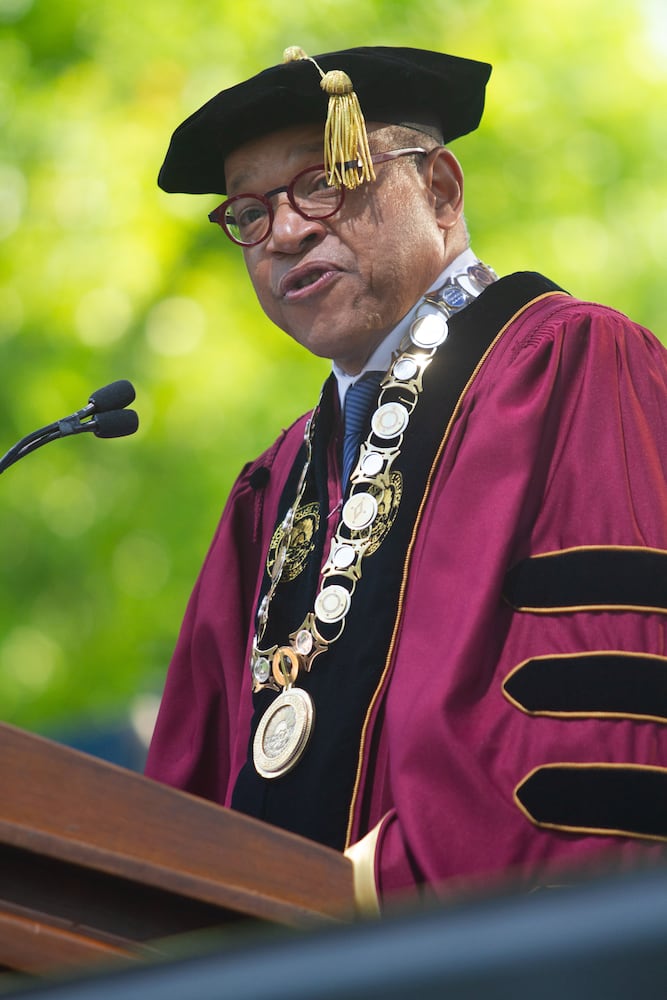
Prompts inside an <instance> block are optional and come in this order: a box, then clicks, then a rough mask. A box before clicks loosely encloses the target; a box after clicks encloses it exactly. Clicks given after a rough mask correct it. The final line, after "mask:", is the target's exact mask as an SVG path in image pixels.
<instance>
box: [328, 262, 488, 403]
mask: <svg viewBox="0 0 667 1000" xmlns="http://www.w3.org/2000/svg"><path fill="white" fill-rule="evenodd" d="M478 261H479V258H478V257H477V255H476V254H475V253H473V251H472V250H471V249H470V247H468V248H467V249H466V250H464V251H463V253H461V254H459V256H458V257H455V258H454V260H453V261H452V262H451V263H450V264H448V265H447V267H446V268H445V269H444V271H443V272H442V273H441V274H439V275H438V277H437V278H436V280H435V281H434V282H433V284H432V285H431V286H430V287H429V288H428V289H427V290H426V292H425V293H424V294H425V295H428V293H429V292H431V291H433V290H434V289H435V288H439V287H440V285H442V283H443V282H444V281H446V280H447V278H449V277H451V276H452V275H453V274H456V273H457V272H460V271H465V270H466V269H467V268H468V267H470V266H471V265H472V264H476V263H478ZM421 298H422V297H421V296H420V298H419V300H418V301H417V302H415V304H414V306H413V307H412V309H411V310H410V312H409V313H407V315H405V316H404V317H403V319H402V320H401V321H400V323H398V325H397V326H395V327H394V329H393V330H392V331H391V332H390V333H388V334H387V336H386V337H385V338H384V340H383V341H382V343H380V344H378V346H377V347H376V348H375V350H374V351H373V353H372V354H371V356H370V358H369V359H368V361H367V362H366V364H365V365H364V367H363V368H362V370H361V371H360V372H357V374H356V375H348V374H347V372H344V371H343V370H342V368H340V367H339V366H338V365H337V364H336V362H335V361H334V362H333V373H334V375H335V376H336V382H337V383H338V398H339V400H340V406H341V411H342V409H343V406H344V404H345V396H346V394H347V390H348V389H349V388H350V386H351V385H354V383H355V382H356V381H357V380H358V379H360V378H361V376H362V375H365V373H366V372H370V371H375V372H385V371H387V369H388V368H389V365H390V364H391V361H392V358H393V357H394V355H395V354H396V352H397V351H398V348H399V346H400V343H401V341H402V340H403V337H404V336H405V334H406V333H407V332H408V330H409V329H410V324H411V323H412V319H413V316H414V314H415V312H416V311H417V307H418V306H419V303H420V302H421Z"/></svg>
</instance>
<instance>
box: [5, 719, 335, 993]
mask: <svg viewBox="0 0 667 1000" xmlns="http://www.w3.org/2000/svg"><path fill="white" fill-rule="evenodd" d="M0 768H1V770H0V775H1V777H0V967H2V968H5V969H14V970H18V971H24V972H30V973H38V974H39V973H46V972H52V971H54V970H55V969H66V968H69V969H71V968H72V967H78V966H82V965H84V964H86V963H89V962H95V961H103V962H108V961H112V960H114V959H117V958H124V959H136V960H141V959H142V958H150V957H157V956H158V955H159V954H160V951H161V945H160V940H161V939H164V938H168V937H170V936H172V935H177V934H183V933H187V932H193V931H196V930H201V929H204V928H212V927H218V926H220V925H223V924H226V923H229V922H230V921H236V922H240V921H243V920H253V919H254V920H260V921H270V922H273V923H278V924H286V925H291V926H295V927H301V926H309V925H312V924H314V923H316V922H317V921H332V920H341V919H342V920H344V919H349V918H350V917H351V915H352V908H353V889H352V866H351V864H350V862H349V861H348V860H347V859H346V858H345V857H344V856H343V855H342V854H339V853H338V852H336V851H332V850H329V849H328V848H326V847H322V846H321V845H319V844H315V843H312V842H311V841H308V840H305V839H303V838H302V837H296V836H294V835H292V834H289V833H286V832H285V831H283V830H278V829H276V828H274V827H270V826H268V825H266V824H264V823H261V822H259V821H257V820H253V819H250V818H248V817H247V816H243V815H241V814H239V813H235V812H232V811H231V810H228V809H223V808H221V807H219V806H216V805H214V804H212V803H210V802H206V801H204V800H203V799H198V798H196V797H195V796H192V795H188V794H186V793H184V792H179V791H175V790H174V789H172V788H169V787H167V786H166V785H161V784H159V783H157V782H154V781H150V780H149V779H147V778H144V777H143V776H141V775H139V774H135V773H134V772H132V771H127V770H125V769H124V768H120V767H116V766H115V765H113V764H108V763H106V762H104V761H101V760H98V759H96V758H94V757H91V756H89V755H87V754H83V753H80V752H79V751H76V750H71V749H69V748H67V747H65V746H62V745H60V744H58V743H54V742H52V741H50V740H46V739H43V738H41V737H38V736H34V735H32V734H30V733H26V732H23V731H22V730H20V729H15V728H13V727H11V726H7V725H2V724H0Z"/></svg>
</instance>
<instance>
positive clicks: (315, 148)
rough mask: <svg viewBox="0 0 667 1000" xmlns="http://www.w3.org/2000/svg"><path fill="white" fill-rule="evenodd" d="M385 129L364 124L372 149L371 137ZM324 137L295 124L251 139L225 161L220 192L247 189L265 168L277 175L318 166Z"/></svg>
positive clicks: (320, 131) (317, 130) (316, 127)
mask: <svg viewBox="0 0 667 1000" xmlns="http://www.w3.org/2000/svg"><path fill="white" fill-rule="evenodd" d="M387 128H389V126H388V125H387V124H386V123H385V122H368V123H367V130H368V137H369V142H370V144H371V146H372V145H374V139H373V137H374V135H376V134H377V133H381V132H382V131H383V130H385V129H387ZM323 136H324V130H323V129H322V126H321V125H296V126H294V127H293V128H287V129H279V130H277V131H275V132H270V133H269V134H268V135H263V136H260V137H258V138H256V139H250V140H249V141H248V142H245V143H243V145H242V146H239V147H238V148H237V149H235V150H233V151H232V152H231V153H230V154H229V155H228V156H227V158H226V159H225V163H224V175H225V191H224V192H222V193H224V194H227V195H229V196H231V195H235V194H238V193H239V192H240V191H241V190H248V189H249V187H251V186H252V182H253V181H254V180H255V178H258V177H260V176H263V175H264V174H265V173H266V171H267V168H268V170H269V171H270V172H271V174H272V176H278V175H279V174H281V173H284V172H289V171H290V170H291V171H296V172H298V170H299V169H300V168H301V167H303V166H307V165H308V164H309V163H313V164H315V163H321V162H322V148H323Z"/></svg>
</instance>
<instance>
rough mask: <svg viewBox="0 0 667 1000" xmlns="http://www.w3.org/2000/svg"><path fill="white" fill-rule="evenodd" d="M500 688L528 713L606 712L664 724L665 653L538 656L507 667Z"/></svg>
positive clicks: (666, 708)
mask: <svg viewBox="0 0 667 1000" xmlns="http://www.w3.org/2000/svg"><path fill="white" fill-rule="evenodd" d="M503 690H504V691H505V693H506V694H507V696H508V697H509V698H510V700H511V701H513V702H515V703H516V704H517V706H518V707H519V708H522V709H523V710H524V711H525V712H529V713H531V714H532V713H535V714H539V715H566V716H567V715H588V716H593V715H611V716H620V717H622V718H646V719H657V720H659V721H660V722H665V723H667V658H665V657H661V656H648V655H643V654H639V653H619V652H596V653H579V654H577V655H573V656H540V657H536V658H535V659H532V660H527V661H526V662H525V663H522V664H521V665H520V666H518V667H517V668H516V669H515V670H514V671H512V673H511V674H510V675H509V676H508V677H507V678H506V679H505V682H504V683H503Z"/></svg>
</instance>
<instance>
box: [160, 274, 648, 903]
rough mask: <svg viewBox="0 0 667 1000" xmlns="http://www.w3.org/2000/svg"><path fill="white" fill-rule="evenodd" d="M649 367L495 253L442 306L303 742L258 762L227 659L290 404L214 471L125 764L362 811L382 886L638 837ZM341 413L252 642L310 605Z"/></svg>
mask: <svg viewBox="0 0 667 1000" xmlns="http://www.w3.org/2000/svg"><path fill="white" fill-rule="evenodd" d="M666 389H667V354H666V352H665V350H664V349H663V347H662V346H661V345H660V344H659V343H658V342H657V340H656V339H655V338H654V337H653V336H652V335H651V334H650V333H648V332H647V331H646V330H643V329H642V328H641V327H639V326H637V325H635V324H633V323H632V322H630V321H629V320H628V319H627V318H625V317H624V316H622V315H620V314H619V313H617V312H615V311H613V310H611V309H608V308H606V307H603V306H599V305H591V304H589V303H582V302H580V301H578V300H576V299H574V298H572V297H570V296H569V295H567V294H565V293H563V292H562V291H561V290H559V289H558V288H557V287H556V286H554V285H553V284H552V283H551V282H548V281H547V280H546V279H542V278H540V277H539V276H534V275H514V276H511V277H509V278H505V279H501V280H500V281H499V282H497V283H495V284H494V285H492V286H491V287H490V288H488V289H487V290H486V291H484V292H483V293H482V294H481V295H480V296H479V298H478V299H477V300H476V301H475V302H474V303H472V304H471V305H469V306H467V308H465V309H464V310H463V311H462V312H460V313H458V315H457V316H455V317H454V318H453V319H452V320H451V322H450V336H449V338H448V339H447V341H446V343H445V344H444V345H443V346H442V347H441V348H439V349H438V351H437V353H436V356H435V357H434V360H433V363H432V365H431V366H430V367H429V368H428V370H427V371H426V373H425V375H424V380H423V393H422V396H421V398H420V402H419V406H418V408H417V410H416V411H415V412H416V414H418V417H415V419H414V420H413V419H412V418H411V421H410V427H409V429H408V432H406V435H405V441H404V446H403V450H402V454H401V458H400V460H398V462H397V464H396V466H395V470H396V473H397V477H398V478H397V479H395V480H394V481H393V482H392V487H391V490H389V491H388V492H387V494H386V496H385V497H383V500H385V501H386V509H385V510H384V513H383V517H382V519H381V521H382V532H383V534H382V537H381V538H380V537H378V545H377V548H376V550H375V551H374V552H373V553H372V554H369V555H367V556H366V558H365V559H364V563H363V572H362V575H361V579H360V580H359V582H358V586H357V589H356V591H355V594H354V600H353V602H352V609H351V611H350V613H349V615H348V618H347V621H346V624H345V629H344V632H343V634H342V636H341V638H340V639H339V640H338V641H337V642H336V643H334V644H332V645H331V646H330V648H329V649H328V650H327V651H326V652H325V653H324V654H323V655H322V656H320V657H318V658H317V659H316V660H315V661H314V663H313V666H312V670H311V671H310V672H309V673H307V674H305V675H303V676H299V679H298V682H297V686H303V687H304V688H305V689H307V690H309V692H310V694H311V696H312V698H313V701H314V704H315V722H314V728H313V733H312V736H311V739H310V742H309V744H308V746H307V748H306V750H305V752H304V754H303V757H302V758H301V760H300V761H299V762H298V763H297V764H296V766H295V767H294V769H293V770H292V771H290V772H289V773H288V774H286V775H284V776H282V777H279V778H276V779H265V778H262V777H260V776H259V775H257V773H256V771H255V769H254V766H253V763H252V755H251V747H252V737H253V733H254V730H255V729H256V727H257V724H258V721H259V719H260V718H261V716H262V714H263V712H264V711H265V710H266V706H267V704H269V703H270V702H271V700H272V699H273V698H275V697H277V695H276V694H275V693H274V692H271V691H268V690H261V691H259V692H257V693H256V694H255V695H254V696H253V695H252V694H251V676H250V659H251V650H252V644H253V636H254V634H255V629H256V611H257V606H258V604H259V602H260V600H261V597H262V594H263V593H265V592H266V589H267V586H268V581H269V579H270V576H269V571H270V569H271V558H272V556H271V553H272V552H275V547H276V541H277V538H279V535H280V527H279V526H280V523H281V521H282V519H283V517H284V515H285V510H286V509H288V507H289V504H290V503H291V502H293V499H294V493H295V488H296V483H297V480H298V479H299V475H300V472H301V469H302V467H303V457H304V428H305V425H306V417H304V418H301V419H300V420H298V421H297V422H296V423H295V424H294V425H293V426H292V427H290V428H289V429H288V430H287V431H285V432H283V434H281V436H280V437H279V438H278V440H277V441H276V442H275V443H274V445H273V446H272V447H271V448H270V449H269V450H268V451H267V452H265V453H264V454H263V455H262V456H261V457H260V458H259V459H257V460H256V461H255V462H253V463H251V464H250V465H248V466H247V467H246V468H245V469H244V470H243V472H242V473H241V475H240V476H239V478H238V480H237V482H236V483H235V485H234V487H233V490H232V492H231V495H230V498H229V501H228V503H227V506H226V508H225V511H224V514H223V517H222V520H221V522H220V525H219V527H218V530H217V533H216V535H215V538H214V540H213V543H212V546H211V549H210V551H209V553H208V555H207V558H206V561H205V563H204V566H203V568H202V570H201V573H200V576H199V580H198V582H197V584H196V587H195V590H194V593H193V595H192V598H191V600H190V604H189V606H188V610H187V613H186V617H185V621H184V623H183V627H182V631H181V634H180V637H179V641H178V646H177V649H176V652H175V655H174V659H173V661H172V664H171V667H170V670H169V674H168V678H167V684H166V688H165V694H164V698H163V702H162V706H161V709H160V713H159V717H158V721H157V725H156V730H155V735H154V738H153V742H152V745H151V749H150V753H149V758H148V764H147V773H148V774H149V775H150V776H152V777H154V778H156V779H158V780H160V781H164V782H166V783H168V784H172V785H175V786H177V787H180V788H184V789H186V790H188V791H190V792H193V793H195V794H198V795H202V796H204V797H206V798H209V799H212V800H214V801H216V802H220V803H222V804H225V805H228V806H229V805H233V806H234V807H235V808H240V809H243V810H244V811H247V812H250V813H252V814H254V815H258V816H259V817H260V818H263V819H265V820H266V821H268V822H272V823H276V824H277V825H281V826H284V827H286V828H288V829H292V830H294V831H296V832H299V833H302V834H304V835H305V836H309V837H312V838H314V839H318V840H321V841H322V842H324V843H328V844H329V845H330V846H334V847H337V848H339V849H342V848H344V847H345V846H347V845H349V844H351V843H355V842H356V841H358V840H360V838H362V837H363V836H364V835H365V834H366V833H367V832H368V831H369V830H372V829H373V828H376V827H378V824H379V828H378V831H377V833H378V835H377V841H376V849H375V874H376V885H377V887H378V890H379V892H380V895H381V896H384V897H386V896H388V895H390V894H391V893H392V892H395V891H397V890H402V889H408V888H411V887H414V886H415V885H418V884H428V885H430V886H433V887H436V888H437V887H439V886H442V885H446V884H447V883H448V882H451V880H454V879H459V878H468V879H470V878H477V877H490V876H496V875H500V874H501V873H517V874H520V875H521V877H524V878H526V879H528V880H535V881H542V880H543V879H544V869H548V870H549V871H554V870H561V869H564V870H567V869H568V868H570V867H573V866H577V865H579V864H583V863H585V862H587V861H591V860H593V859H594V858H599V857H601V856H602V857H604V856H610V857H611V856H618V855H620V856H622V857H623V858H625V859H628V860H630V859H634V858H635V857H639V856H648V857H651V856H655V855H658V854H661V853H662V852H663V850H664V843H665V841H667V806H666V805H665V803H667V655H666V650H667V641H666V640H667V635H666V625H667V584H666V583H665V581H666V580H667V488H666V481H665V480H666V478H667V476H666V467H667V406H666V404H665V401H666V399H667V396H666ZM338 427H339V420H338V414H337V401H336V394H335V391H334V385H333V384H329V385H327V386H325V390H324V393H323V399H322V403H321V406H320V409H319V413H318V417H317V425H316V428H315V432H314V442H313V460H312V463H311V480H312V481H310V482H309V484H308V487H307V489H306V492H305V493H304V497H303V501H302V505H301V506H302V508H303V511H304V518H303V524H302V527H303V529H304V530H303V532H302V533H301V535H300V536H299V540H298V542H295V544H294V547H293V550H292V551H291V559H292V562H291V569H290V572H289V573H288V574H286V576H285V578H284V579H283V580H282V581H281V583H280V585H279V586H278V588H277V590H276V594H275V595H274V599H273V602H272V610H273V615H272V616H270V622H272V624H270V625H269V627H268V631H269V632H270V630H271V629H273V630H274V631H273V632H272V633H271V634H270V638H271V640H272V641H275V642H286V641H287V633H288V632H292V631H293V630H295V629H298V627H299V626H300V624H301V622H302V620H303V615H304V613H307V611H308V610H309V608H311V607H312V601H313V599H314V595H315V592H316V589H317V585H318V574H319V570H320V565H321V563H322V562H323V561H324V560H325V559H326V558H327V555H328V552H329V542H330V538H331V535H332V533H333V531H334V530H335V526H336V522H337V517H338V512H339V510H340V504H341V500H342V497H341V487H340V474H339V450H340V434H339V430H338ZM349 489H350V487H348V490H349ZM306 508H307V510H306ZM382 532H381V533H382ZM267 558H268V568H267ZM253 699H254V703H255V704H254V706H253Z"/></svg>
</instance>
